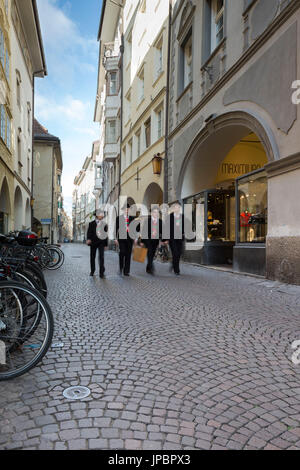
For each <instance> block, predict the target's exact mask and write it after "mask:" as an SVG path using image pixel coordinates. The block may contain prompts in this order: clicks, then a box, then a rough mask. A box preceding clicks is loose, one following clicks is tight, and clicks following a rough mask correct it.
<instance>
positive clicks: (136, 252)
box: [132, 245, 148, 263]
mask: <svg viewBox="0 0 300 470" xmlns="http://www.w3.org/2000/svg"><path fill="white" fill-rule="evenodd" d="M147 253H148V250H147V248H144V247H142V246H138V245H136V246H134V247H133V251H132V259H133V261H136V262H137V263H144V262H145V259H146V257H147Z"/></svg>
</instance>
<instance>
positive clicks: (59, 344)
mask: <svg viewBox="0 0 300 470" xmlns="http://www.w3.org/2000/svg"><path fill="white" fill-rule="evenodd" d="M63 347H64V343H52V348H63Z"/></svg>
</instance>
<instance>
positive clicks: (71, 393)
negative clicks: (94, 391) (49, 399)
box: [63, 385, 91, 400]
mask: <svg viewBox="0 0 300 470" xmlns="http://www.w3.org/2000/svg"><path fill="white" fill-rule="evenodd" d="M90 393H91V391H90V389H89V388H87V387H82V386H81V385H76V386H75V387H69V388H66V390H64V391H63V396H64V397H65V398H68V399H69V400H83V398H86V397H88V396H89V395H90Z"/></svg>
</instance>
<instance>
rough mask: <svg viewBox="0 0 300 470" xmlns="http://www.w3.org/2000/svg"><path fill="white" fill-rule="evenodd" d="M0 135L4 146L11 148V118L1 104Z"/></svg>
mask: <svg viewBox="0 0 300 470" xmlns="http://www.w3.org/2000/svg"><path fill="white" fill-rule="evenodd" d="M0 137H1V139H2V140H3V142H4V143H5V145H6V147H7V148H8V149H9V150H11V119H10V117H9V116H8V114H7V111H6V109H5V106H4V105H3V104H2V105H1V110H0Z"/></svg>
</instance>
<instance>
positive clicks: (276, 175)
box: [266, 153, 300, 285]
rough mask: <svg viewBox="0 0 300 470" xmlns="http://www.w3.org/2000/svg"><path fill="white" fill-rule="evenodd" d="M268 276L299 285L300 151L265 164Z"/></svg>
mask: <svg viewBox="0 0 300 470" xmlns="http://www.w3.org/2000/svg"><path fill="white" fill-rule="evenodd" d="M266 170H267V173H268V191H269V202H268V206H269V207H268V224H269V227H268V237H267V277H268V278H269V279H273V280H278V281H281V282H285V283H289V284H298V285H300V153H297V154H295V155H291V156H290V157H287V158H283V159H281V160H277V161H275V162H272V163H269V164H268V165H266Z"/></svg>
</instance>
